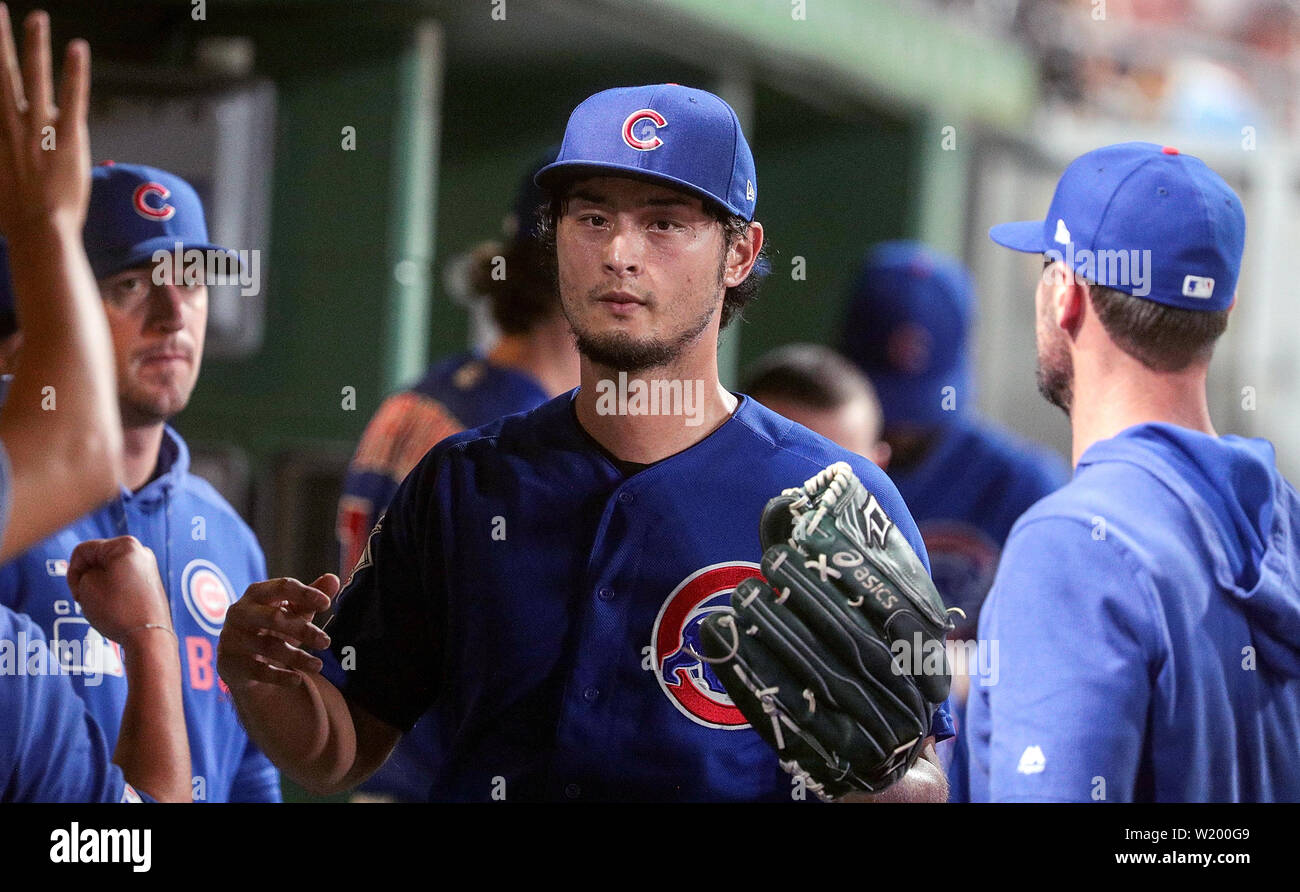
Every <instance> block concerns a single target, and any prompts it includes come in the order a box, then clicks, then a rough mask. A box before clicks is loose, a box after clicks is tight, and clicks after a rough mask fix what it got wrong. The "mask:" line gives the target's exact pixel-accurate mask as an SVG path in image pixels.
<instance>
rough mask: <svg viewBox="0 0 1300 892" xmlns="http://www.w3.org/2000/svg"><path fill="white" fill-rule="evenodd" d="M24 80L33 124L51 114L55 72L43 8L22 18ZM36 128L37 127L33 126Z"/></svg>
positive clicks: (47, 17)
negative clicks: (52, 66)
mask: <svg viewBox="0 0 1300 892" xmlns="http://www.w3.org/2000/svg"><path fill="white" fill-rule="evenodd" d="M23 50H24V53H23V63H22V66H23V83H24V85H25V86H26V89H27V103H28V114H29V115H30V120H31V121H32V122H33V123H34V124H36V125H40V124H41V123H43V122H45V121H48V120H49V119H50V118H51V117H53V115H54V75H53V74H52V73H51V70H50V68H51V65H50V17H49V15H48V14H47V13H45V11H44V10H39V9H38V10H36V11H34V12H32V13H29V14H28V16H27V18H26V19H24V20H23ZM32 130H33V131H38V127H33V128H32Z"/></svg>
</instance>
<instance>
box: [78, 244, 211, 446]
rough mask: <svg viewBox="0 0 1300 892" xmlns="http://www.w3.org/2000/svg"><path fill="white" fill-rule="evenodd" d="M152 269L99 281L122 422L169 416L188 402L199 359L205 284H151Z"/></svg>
mask: <svg viewBox="0 0 1300 892" xmlns="http://www.w3.org/2000/svg"><path fill="white" fill-rule="evenodd" d="M152 276H153V268H152V267H150V266H144V267H138V268H136V269H130V270H126V271H124V272H120V273H116V274H114V275H112V276H109V277H108V278H105V279H100V280H99V293H100V296H101V297H102V298H103V299H104V311H105V313H107V315H108V327H109V330H110V331H111V333H112V335H113V351H114V354H115V358H116V361H117V393H118V403H119V405H120V406H121V411H122V425H123V427H127V428H131V427H143V426H148V425H151V424H157V423H158V422H161V421H166V420H167V419H168V418H171V417H172V416H173V415H175V414H176V413H177V412H179V411H180V410H181V409H184V408H185V404H186V403H188V402H189V399H190V393H191V392H193V390H194V384H195V382H196V381H197V380H198V377H199V364H200V362H201V361H202V359H203V336H204V333H205V331H206V329H207V323H208V289H207V286H206V285H183V284H182V285H173V284H170V283H168V284H164V285H155V284H154V282H153V278H152Z"/></svg>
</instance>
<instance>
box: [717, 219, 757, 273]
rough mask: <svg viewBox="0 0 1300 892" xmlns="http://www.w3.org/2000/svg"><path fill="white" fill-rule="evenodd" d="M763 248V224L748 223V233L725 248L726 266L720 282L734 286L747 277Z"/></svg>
mask: <svg viewBox="0 0 1300 892" xmlns="http://www.w3.org/2000/svg"><path fill="white" fill-rule="evenodd" d="M762 250H763V224H762V223H758V222H754V223H750V224H749V232H748V234H747V235H746V236H745V237H744V238H741V239H737V240H736V241H735V242H733V243H732V245H731V247H730V248H728V249H727V267H726V270H725V271H724V273H723V276H722V284H723V285H725V286H726V287H728V288H734V287H735V286H737V285H739V284H740V283H741V282H743V281H745V279H747V278H748V277H749V272H750V270H752V269H753V268H754V263H755V262H756V261H757V260H758V253H759V252H760V251H762Z"/></svg>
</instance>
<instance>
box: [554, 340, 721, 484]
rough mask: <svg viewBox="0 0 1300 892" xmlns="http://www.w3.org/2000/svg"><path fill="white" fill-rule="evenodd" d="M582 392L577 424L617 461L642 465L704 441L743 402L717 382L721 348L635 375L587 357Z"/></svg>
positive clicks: (579, 395) (583, 366)
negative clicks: (718, 353) (597, 362)
mask: <svg viewBox="0 0 1300 892" xmlns="http://www.w3.org/2000/svg"><path fill="white" fill-rule="evenodd" d="M702 346H703V345H702ZM695 352H696V353H700V351H695ZM581 387H582V389H581V390H579V391H578V396H577V398H576V403H575V408H576V409H577V413H578V422H579V423H580V424H581V425H582V426H583V428H585V429H586V431H587V433H589V434H591V436H592V437H594V438H595V440H596V442H598V443H600V445H601V446H604V447H605V449H607V450H608V451H609V452H611V453H612V454H613V455H615V456H616V457H618V458H620V459H622V460H623V461H630V462H638V463H642V464H648V463H650V462H656V461H659V460H660V459H663V458H667V457H668V456H670V455H675V454H676V453H678V452H681V451H682V450H683V449H687V448H689V447H690V446H693V445H694V444H696V443H698V442H699V441H700V440H703V439H704V438H705V437H707V436H708V435H709V434H711V433H713V431H715V430H717V428H718V427H719V426H720V425H722V423H723V422H725V421H726V420H727V419H728V418H730V417H731V413H732V412H734V411H735V410H736V404H737V402H738V401H737V399H736V397H734V396H733V395H732V394H730V393H729V392H727V390H726V388H724V387H723V386H722V384H721V382H720V381H719V380H718V357H717V352H716V347H715V349H713V350H711V351H708V352H707V353H703V354H701V355H697V356H686V355H684V356H683V357H681V358H680V359H679V361H678V362H676V363H673V364H672V365H671V366H661V367H658V368H653V369H646V370H645V371H642V372H636V373H627V372H619V371H618V370H616V369H611V368H608V367H607V366H601V365H597V364H596V363H594V362H592V361H591V360H590V359H588V358H587V357H585V356H584V357H582V384H581Z"/></svg>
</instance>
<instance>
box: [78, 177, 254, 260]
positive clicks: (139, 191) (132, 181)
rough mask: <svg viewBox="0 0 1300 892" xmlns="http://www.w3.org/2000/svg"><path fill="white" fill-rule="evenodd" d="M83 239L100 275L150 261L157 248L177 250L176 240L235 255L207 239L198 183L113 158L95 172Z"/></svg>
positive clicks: (184, 246) (203, 249)
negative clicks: (123, 162)
mask: <svg viewBox="0 0 1300 892" xmlns="http://www.w3.org/2000/svg"><path fill="white" fill-rule="evenodd" d="M82 238H83V241H84V242H85V244H86V254H87V256H89V258H90V268H91V269H92V270H94V272H95V278H97V279H102V278H104V277H105V276H111V275H113V274H114V273H119V272H121V271H122V270H125V269H131V268H132V267H136V266H143V265H146V264H148V263H151V262H152V261H153V255H154V252H155V251H158V250H166V251H173V250H175V248H176V244H177V242H179V243H180V244H181V247H182V249H184V250H190V249H196V250H200V251H221V252H223V253H230V254H232V255H233V253H234V252H232V251H230V250H229V249H227V248H223V247H221V246H220V245H214V244H212V242H211V241H209V240H208V224H207V222H206V221H205V220H204V217H203V203H202V202H201V201H200V200H199V194H198V193H197V192H195V191H194V187H193V186H191V185H190V184H189V183H187V182H185V181H184V180H183V179H181V178H180V177H178V176H176V175H175V174H173V173H168V172H167V171H165V170H159V169H158V168H156V167H146V166H144V165H142V164H115V163H114V162H112V161H106V162H104V163H103V164H100V165H98V166H96V167H95V168H93V169H92V170H91V174H90V207H89V208H88V209H87V211H86V226H85V228H84V230H83V231H82ZM232 259H234V258H233V257H232Z"/></svg>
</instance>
